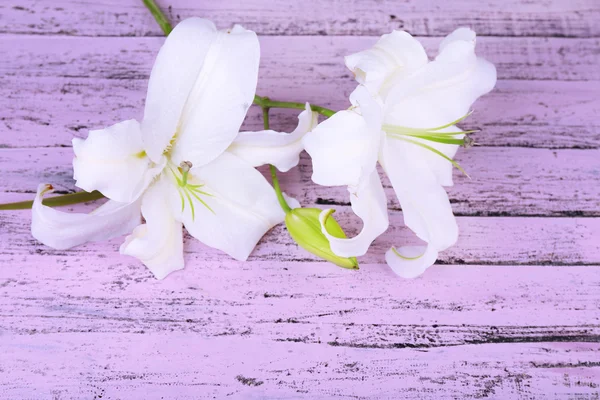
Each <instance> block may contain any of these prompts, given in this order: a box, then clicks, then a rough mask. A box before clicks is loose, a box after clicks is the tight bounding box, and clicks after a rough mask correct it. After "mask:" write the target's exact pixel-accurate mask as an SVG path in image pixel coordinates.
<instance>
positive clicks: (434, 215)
mask: <svg viewBox="0 0 600 400" xmlns="http://www.w3.org/2000/svg"><path fill="white" fill-rule="evenodd" d="M415 147H417V146H415V145H413V144H411V143H405V142H402V141H400V140H395V139H387V138H386V139H385V144H384V146H383V151H382V157H381V164H382V166H383V168H384V170H385V172H386V173H387V175H388V177H389V178H390V181H391V183H392V186H393V187H394V191H395V192H396V196H397V197H398V200H399V202H400V205H401V206H402V212H403V215H404V223H405V224H406V226H407V227H409V228H410V229H411V230H412V231H413V232H415V233H416V235H417V236H418V237H419V238H420V239H422V240H424V241H425V242H427V243H429V244H430V245H431V246H433V248H434V249H435V250H436V251H442V250H444V249H446V248H448V247H450V246H452V245H453V244H454V243H456V240H457V239H458V226H457V224H456V219H455V218H454V215H453V214H452V207H451V206H450V201H449V200H448V195H447V194H446V191H445V190H444V188H443V187H442V186H441V185H440V184H439V182H438V180H437V177H436V175H435V173H434V172H433V171H432V170H431V169H430V166H429V165H427V163H426V160H424V159H422V158H421V157H420V155H419V153H417V152H415V151H414V150H415ZM446 162H448V161H446Z"/></svg>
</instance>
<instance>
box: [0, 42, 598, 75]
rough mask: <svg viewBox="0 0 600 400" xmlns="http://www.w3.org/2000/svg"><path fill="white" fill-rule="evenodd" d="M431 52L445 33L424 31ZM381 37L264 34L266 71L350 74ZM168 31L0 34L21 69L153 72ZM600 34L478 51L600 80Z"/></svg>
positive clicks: (518, 67) (520, 70) (537, 70)
mask: <svg viewBox="0 0 600 400" xmlns="http://www.w3.org/2000/svg"><path fill="white" fill-rule="evenodd" d="M419 40H420V41H421V42H422V43H423V45H424V46H425V48H426V50H427V52H428V54H429V55H430V57H432V58H433V57H435V55H436V54H437V49H438V45H439V43H440V41H441V38H439V37H435V38H428V37H425V38H419ZM376 41H377V37H373V36H367V37H360V36H336V37H322V36H314V37H300V36H290V37H281V36H265V37H260V42H261V53H262V61H263V62H262V66H261V67H262V69H263V70H264V72H266V73H265V74H264V77H263V78H266V77H268V76H270V75H273V74H275V75H277V76H280V77H284V76H285V77H296V76H297V75H301V74H305V75H308V76H309V77H310V76H313V79H316V78H317V77H329V78H330V79H340V78H346V77H348V76H349V75H350V73H349V71H348V70H347V69H346V68H345V66H344V64H343V62H344V60H343V57H344V56H345V55H348V54H352V53H354V52H357V51H360V50H364V49H367V48H370V47H371V46H373V44H374V43H376ZM163 42H164V38H162V37H154V38H133V37H112V38H90V37H53V36H29V35H27V36H20V35H5V36H0V51H1V52H2V53H3V54H6V57H5V58H2V59H1V60H0V72H2V73H3V74H5V75H8V76H19V77H51V76H56V77H86V78H87V77H90V78H109V79H147V78H148V76H149V73H150V68H151V67H152V64H153V62H154V58H155V57H156V54H157V52H158V49H159V48H160V46H161V45H162V43H163ZM598 47H600V39H598V38H591V39H580V38H568V39H567V38H535V37H515V38H510V37H479V38H478V39H477V53H478V54H480V55H481V56H484V57H485V58H487V59H489V60H490V61H492V62H493V63H494V64H495V65H496V67H497V70H498V77H499V78H500V79H527V80H600V71H598V68H597V65H598V63H599V62H600V54H598V51H597V50H598Z"/></svg>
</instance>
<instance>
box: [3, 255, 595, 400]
mask: <svg viewBox="0 0 600 400" xmlns="http://www.w3.org/2000/svg"><path fill="white" fill-rule="evenodd" d="M80 255H81V254H80ZM115 257H118V256H115V255H114V253H108V254H107V256H106V257H105V258H98V257H96V258H92V257H82V258H80V259H79V261H78V260H77V259H75V260H70V261H66V260H64V259H63V260H61V258H63V257H61V256H58V257H55V256H43V255H40V254H33V255H31V256H26V257H25V258H21V257H19V259H20V260H21V261H20V262H18V265H19V266H20V268H18V272H16V273H14V274H13V277H14V279H9V280H6V281H4V282H2V283H0V293H1V294H2V295H3V296H2V297H0V299H2V300H0V313H1V315H2V319H1V320H0V324H1V325H0V328H1V329H2V331H3V333H4V334H3V340H2V342H1V344H0V347H1V349H2V351H3V354H4V355H5V356H6V357H5V358H4V360H5V361H4V362H3V363H2V368H3V375H2V376H3V378H4V379H5V380H4V382H5V384H4V385H3V390H2V395H4V396H6V397H5V398H15V397H16V398H26V397H27V396H29V397H31V396H34V397H35V398H53V396H54V398H56V396H59V395H60V397H61V398H77V397H86V398H87V397H92V396H93V395H102V396H103V398H111V399H113V398H115V399H117V398H122V399H126V398H131V397H135V396H139V395H140V394H143V395H144V397H145V398H146V397H147V398H161V396H167V397H172V396H173V394H177V398H184V399H187V398H205V397H212V396H216V397H217V398H220V397H223V396H225V395H233V396H236V397H234V398H242V399H247V398H257V399H259V398H269V399H278V398H281V399H283V398H310V399H315V398H317V399H321V398H322V399H327V398H338V397H341V398H345V397H348V398H369V399H371V398H374V399H378V398H419V399H422V398H457V396H458V397H460V398H486V397H488V398H508V399H510V398H523V397H526V398H527V397H528V398H543V397H544V396H556V397H552V398H561V397H560V396H564V398H569V397H567V396H569V395H571V396H572V395H573V394H575V393H576V394H578V395H579V396H581V397H578V398H586V399H588V398H589V399H592V398H594V397H593V396H594V394H595V393H597V388H598V386H597V382H598V376H599V375H598V374H599V373H600V370H599V365H598V362H597V360H598V355H599V354H600V346H599V345H598V343H597V341H598V335H599V333H600V323H599V315H600V314H599V313H598V309H599V308H600V303H599V301H598V297H597V295H596V291H597V287H598V285H600V266H595V267H593V266H589V267H539V266H525V267H523V266H519V267H513V266H506V267H498V266H495V267H494V266H437V267H433V268H432V269H431V270H430V271H428V273H427V274H426V276H425V278H422V279H418V280H415V281H404V280H399V279H398V278H395V277H394V276H393V274H391V272H390V271H389V269H388V268H387V267H385V266H383V265H381V264H379V265H363V270H362V271H359V272H353V271H347V270H342V269H340V268H336V267H331V266H329V265H327V264H325V263H311V262H296V263H285V264H282V263H281V261H279V260H277V261H274V262H273V261H265V262H260V261H257V262H249V263H245V264H241V263H237V265H233V264H234V263H224V262H222V261H216V262H212V261H208V262H206V260H204V259H198V260H197V261H198V262H197V263H196V262H194V261H192V262H189V261H191V260H188V268H187V269H186V270H185V271H184V272H178V273H175V274H174V275H172V277H171V278H170V279H168V280H166V281H162V282H157V281H155V280H154V279H153V278H151V277H150V276H149V273H148V272H147V271H145V270H144V269H142V268H135V269H134V268H132V267H131V266H125V265H124V264H123V263H122V262H120V261H118V260H115ZM9 260H10V259H7V258H6V256H5V255H3V256H2V261H3V264H2V265H4V266H6V265H7V263H6V261H9ZM83 260H85V262H82V261H83ZM107 266H108V267H109V269H108V271H110V274H107ZM40 267H44V268H52V269H53V270H54V271H55V273H54V274H53V275H52V276H50V275H45V276H40V274H39V268H40ZM513 274H518V277H519V279H513V276H514V275H513ZM472 287H477V288H478V290H477V291H472V290H469V289H468V288H472ZM549 287H552V288H553V291H548V290H547V288H549ZM348 289H350V290H348ZM4 299H6V300H4ZM15 310H19V312H18V313H15ZM372 310H377V312H376V313H374V312H372ZM33 360H38V361H36V362H35V363H34V362H33ZM25 376H28V377H30V379H35V382H36V385H35V386H32V385H31V384H29V383H30V382H29V381H28V380H27V378H25V379H24V377H25ZM9 382H10V383H9ZM0 397H1V396H0Z"/></svg>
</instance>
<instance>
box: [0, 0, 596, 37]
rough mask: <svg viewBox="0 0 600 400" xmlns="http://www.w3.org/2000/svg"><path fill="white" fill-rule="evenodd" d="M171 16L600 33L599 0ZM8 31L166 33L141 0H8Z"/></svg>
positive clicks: (313, 3) (208, 6) (415, 3)
mask: <svg viewBox="0 0 600 400" xmlns="http://www.w3.org/2000/svg"><path fill="white" fill-rule="evenodd" d="M158 4H159V5H160V6H162V7H163V8H164V9H165V10H166V12H167V15H168V17H169V19H170V20H171V21H174V22H176V21H178V20H180V19H182V18H187V17H191V16H200V17H204V18H209V19H212V20H213V21H215V22H216V24H217V25H218V26H220V27H229V26H231V25H232V24H234V23H241V24H243V25H244V26H246V27H247V28H249V29H253V30H255V31H256V32H258V33H259V34H262V35H356V36H359V35H375V36H376V35H380V34H382V33H385V32H388V31H390V30H392V29H406V30H408V31H409V32H411V33H413V34H417V35H423V36H441V35H446V34H448V33H449V32H450V31H452V30H454V29H455V28H456V27H458V26H462V25H469V26H471V27H473V28H474V29H475V30H476V31H477V32H478V33H480V34H482V35H490V36H573V37H575V36H577V37H590V36H600V27H599V26H598V24H597V23H596V22H597V21H598V19H600V7H599V6H598V3H597V1H596V0H571V1H568V2H567V1H561V0H547V1H527V0H506V1H502V2H497V1H494V0H483V1H479V2H478V3H477V6H476V7H474V6H473V2H471V1H469V0H456V1H452V2H440V1H430V0H428V1H419V0H405V1H402V2H398V1H394V0H367V1H364V0H346V1H332V2H327V3H326V4H323V3H322V2H319V1H318V0H306V1H302V2H289V1H285V0H273V1H271V2H269V4H268V5H266V4H265V3H264V1H261V0H248V1H244V2H242V3H240V2H237V1H235V2H234V1H218V2H191V1H189V0H168V1H167V0H161V1H158ZM0 15H2V24H1V28H0V33H19V34H22V33H35V34H59V35H86V36H146V35H162V32H161V31H160V28H159V27H158V25H157V24H156V23H155V22H154V20H153V19H152V17H151V16H150V14H149V12H148V11H147V10H146V9H145V8H144V6H143V5H142V3H141V2H139V1H132V0H129V1H117V0H103V1H101V2H92V3H90V2H87V1H83V0H77V1H73V0H55V1H53V2H52V3H43V2H39V1H36V0H6V1H4V2H3V3H2V4H1V5H0Z"/></svg>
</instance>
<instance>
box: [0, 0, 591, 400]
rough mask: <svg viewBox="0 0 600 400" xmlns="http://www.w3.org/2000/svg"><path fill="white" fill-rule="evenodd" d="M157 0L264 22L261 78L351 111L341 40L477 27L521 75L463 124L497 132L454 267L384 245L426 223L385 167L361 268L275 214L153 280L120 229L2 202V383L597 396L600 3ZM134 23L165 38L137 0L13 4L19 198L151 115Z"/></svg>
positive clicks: (339, 203)
mask: <svg viewBox="0 0 600 400" xmlns="http://www.w3.org/2000/svg"><path fill="white" fill-rule="evenodd" d="M159 4H160V5H161V6H164V7H165V8H166V9H167V11H168V13H169V15H170V16H171V17H172V18H173V19H174V20H177V19H179V18H183V17H187V16H190V15H201V16H205V17H209V18H212V19H214V20H215V21H216V22H217V23H218V24H219V25H220V26H227V25H230V24H231V23H234V22H236V23H243V24H245V25H247V26H248V27H250V28H253V29H255V30H257V31H258V32H259V33H261V34H263V36H262V37H261V45H262V52H263V59H262V65H261V80H260V87H259V89H260V93H261V94H263V95H269V96H271V97H273V98H279V99H282V100H298V101H303V100H311V101H314V102H316V103H318V104H322V105H326V106H331V107H333V108H336V109H339V108H343V107H346V105H347V100H346V99H347V95H348V93H349V92H350V91H351V90H352V88H353V86H354V83H353V81H352V79H351V77H350V76H349V74H348V72H347V71H346V70H345V68H344V66H343V64H342V62H341V57H342V56H343V55H344V54H347V53H348V52H351V51H355V50H358V49H362V48H364V47H367V46H368V45H369V44H371V43H372V42H373V41H374V40H375V39H376V38H375V36H377V35H379V34H381V33H385V32H387V31H389V30H390V29H393V28H398V27H401V26H403V27H405V28H406V29H408V30H410V31H411V32H413V33H416V34H419V35H426V36H441V35H445V34H446V33H448V32H449V31H451V30H452V29H454V28H455V27H456V26H458V25H464V24H466V25H470V26H473V27H474V28H475V29H476V30H477V31H478V33H480V34H481V35H482V36H481V37H480V38H479V39H478V47H479V49H480V50H479V52H480V54H482V55H484V56H485V57H487V58H489V59H490V60H492V61H494V63H495V64H496V65H497V67H498V76H499V79H500V80H499V82H498V85H497V89H496V90H494V92H492V93H491V94H490V95H489V96H487V97H485V98H484V99H482V100H481V101H480V102H478V103H477V105H476V113H475V114H474V115H473V117H471V118H470V120H469V121H468V122H467V123H466V124H465V127H480V128H482V133H481V134H480V135H479V137H478V138H477V139H478V141H479V142H480V143H482V144H483V145H484V146H483V147H477V148H473V149H471V150H469V151H462V152H461V153H460V154H459V160H460V162H461V164H462V165H463V166H464V167H465V168H466V169H467V170H468V171H469V173H470V174H471V176H472V177H473V179H472V180H468V179H466V178H464V177H463V176H461V175H459V174H456V176H455V178H456V186H455V187H454V188H451V189H450V190H449V192H450V198H451V200H452V203H453V207H454V210H455V212H456V213H457V214H458V215H459V217H458V223H459V226H460V230H461V237H460V240H459V243H458V244H457V245H456V246H455V247H453V248H452V249H450V250H449V251H447V252H444V253H442V255H441V257H440V262H442V263H445V264H446V265H437V266H434V267H432V268H431V269H430V270H429V271H428V272H427V273H426V274H425V275H424V276H423V277H421V278H419V279H417V280H412V281H405V280H399V279H397V278H396V277H395V276H394V275H393V274H392V273H391V271H390V270H389V268H388V267H387V266H386V265H385V263H384V260H383V252H384V251H385V250H386V249H387V248H388V247H389V246H390V245H392V244H400V243H404V242H407V241H411V240H414V238H413V235H412V234H411V233H410V232H409V231H408V230H407V229H405V228H403V227H402V213H401V211H400V210H399V205H398V203H397V201H396V200H395V198H394V197H393V195H392V191H391V188H390V187H389V183H388V182H387V181H384V185H385V187H386V192H387V193H388V195H389V197H390V203H389V206H390V209H391V214H390V215H391V221H392V227H391V228H390V229H389V230H388V232H386V233H385V234H384V235H382V236H381V237H380V238H379V239H377V241H376V242H375V243H374V245H373V247H372V251H371V252H370V253H369V254H368V255H367V256H365V257H362V258H361V259H360V261H361V270H360V271H347V270H342V269H339V268H337V267H335V266H332V265H330V264H327V263H324V262H320V261H319V260H317V259H316V258H315V257H312V256H311V255H308V254H307V253H305V252H304V251H303V250H301V249H298V248H297V247H296V246H295V245H294V244H293V243H292V241H291V240H290V238H289V237H288V235H287V232H286V231H285V228H283V227H282V226H278V227H276V228H274V229H273V230H272V231H271V232H269V233H268V234H267V235H266V236H265V238H264V239H263V240H262V241H261V242H260V243H259V245H258V246H257V248H256V250H255V251H254V252H253V254H252V256H251V257H250V259H249V260H248V261H247V262H245V263H240V262H235V261H232V260H231V259H229V258H228V257H227V256H225V255H223V254H221V253H220V252H219V251H216V250H214V249H209V248H207V247H206V246H204V245H202V244H200V243H198V242H197V241H195V240H192V239H191V238H190V237H189V236H188V237H186V239H185V257H186V262H187V268H186V269H185V270H184V271H181V272H178V273H175V274H173V275H172V276H171V277H169V278H168V279H166V280H164V281H156V280H154V279H153V278H152V277H151V275H150V273H149V272H148V271H147V270H146V269H145V268H144V267H143V266H142V265H141V264H139V263H138V262H137V261H136V260H134V259H132V258H128V257H124V256H121V255H119V254H118V252H117V248H118V245H119V243H120V241H121V240H122V239H115V240H112V241H110V242H107V243H90V244H86V245H84V246H80V247H78V248H76V249H72V250H68V251H54V250H51V249H48V248H46V247H44V246H42V245H41V244H39V243H37V242H36V241H35V240H34V239H33V238H32V237H31V235H30V232H29V226H28V225H29V221H30V215H29V212H28V211H16V212H1V213H0V399H21V398H24V399H25V398H27V399H80V398H103V399H106V398H108V399H135V398H144V399H155V398H157V399H158V398H179V399H198V398H233V399H263V398H268V399H329V398H359V399H371V398H375V399H388V398H390V399H391V398H393V399H397V398H414V399H425V398H431V399H467V398H492V399H554V398H559V399H599V398H600V394H599V390H600V363H599V362H598V360H600V295H599V294H598V293H599V291H598V289H599V288H600V162H599V161H598V160H600V153H599V152H600V150H599V146H600V126H599V124H598V121H597V115H599V114H600V97H599V96H598V93H599V92H600V75H599V69H598V65H600V52H599V51H598V48H599V47H600V41H599V38H598V36H600V30H599V27H600V25H599V24H597V20H598V16H599V15H600V4H598V2H597V1H596V0H572V1H569V2H566V1H559V0H545V1H541V0H540V1H524V0H508V1H503V2H496V1H494V0H484V1H481V2H478V3H477V7H473V3H472V2H469V1H466V0H459V1H454V2H444V1H441V0H427V1H414V0H406V1H403V2H397V1H391V0H367V1H359V0H347V1H343V2H338V1H334V2H329V3H328V4H327V7H324V6H323V2H316V0H307V1H303V2H292V3H291V2H287V1H282V0H272V1H268V2H267V1H264V0H250V1H246V2H232V1H222V2H194V1H187V0H171V1H170V2H161V1H159ZM169 5H170V6H172V7H170V8H169V7H168V6H169ZM323 35H326V36H323ZM67 36H71V37H67ZM84 36H85V37H84ZM131 36H160V31H159V29H158V28H157V26H156V25H155V23H154V21H153V20H152V18H151V17H150V16H149V14H148V13H147V12H146V10H145V9H144V7H143V5H142V3H141V2H139V1H134V0H126V1H116V0H102V1H99V2H98V1H96V2H91V3H90V2H84V1H81V0H75V1H61V0H58V1H53V2H52V3H51V4H50V3H46V2H40V1H37V0H19V1H15V0H6V1H3V2H2V4H0V54H2V55H3V57H0V171H1V174H0V202H8V201H18V200H24V199H28V198H31V196H32V194H33V191H34V189H35V187H36V185H37V183H39V182H42V181H44V182H51V183H53V184H55V186H56V187H57V188H58V189H59V190H64V191H70V190H73V189H74V186H73V181H72V179H71V174H72V171H71V166H70V162H71V157H72V151H71V149H70V148H68V146H70V140H71V138H72V137H85V135H86V134H87V130H88V129H93V128H97V127H101V126H105V125H108V124H112V123H114V122H117V121H120V120H122V119H125V118H130V117H139V115H140V112H141V109H142V105H143V99H144V95H145V85H146V80H147V78H148V73H149V70H150V68H151V64H152V60H153V57H154V56H155V53H156V50H157V49H158V48H159V46H160V44H161V43H162V41H163V39H162V38H160V37H131ZM423 41H424V43H425V45H426V47H427V48H428V50H434V49H435V47H436V46H437V43H438V41H439V38H438V37H428V38H424V39H423ZM434 53H435V52H434V51H432V52H431V54H434ZM273 114H274V118H273V124H274V125H275V126H276V127H278V128H282V129H288V128H291V127H292V126H293V125H294V120H295V115H296V114H295V112H291V111H274V113H273ZM246 126H247V127H248V128H257V127H259V126H260V120H259V116H258V113H257V112H256V111H255V110H253V111H252V112H251V115H250V116H249V118H248V120H247V122H246ZM65 146H67V147H65ZM310 174H311V168H310V161H309V159H308V157H307V156H304V157H303V158H302V160H301V164H300V166H299V168H297V169H294V170H293V171H291V172H289V173H287V174H284V175H283V176H282V185H283V186H284V189H285V190H286V191H287V192H289V193H290V194H292V195H294V196H296V197H297V198H299V199H300V200H301V202H302V203H303V204H304V205H313V204H316V206H318V207H329V206H333V207H334V208H336V209H338V214H336V215H337V216H338V220H339V221H340V222H341V223H342V224H343V225H344V226H345V227H347V228H348V231H350V232H352V233H356V232H357V231H358V230H359V229H360V224H359V223H358V222H357V220H356V219H355V218H354V217H352V215H351V213H350V210H349V207H348V204H347V201H348V200H347V194H346V192H345V190H344V189H343V188H322V187H317V186H316V185H314V184H312V183H311V182H310ZM90 208H91V205H89V204H88V205H78V206H74V207H69V208H67V209H69V210H72V211H82V210H88V209H90Z"/></svg>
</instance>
